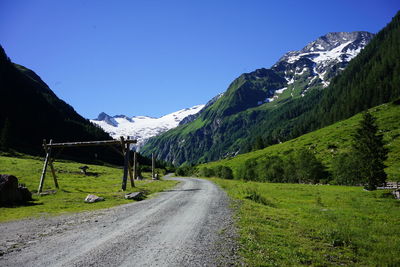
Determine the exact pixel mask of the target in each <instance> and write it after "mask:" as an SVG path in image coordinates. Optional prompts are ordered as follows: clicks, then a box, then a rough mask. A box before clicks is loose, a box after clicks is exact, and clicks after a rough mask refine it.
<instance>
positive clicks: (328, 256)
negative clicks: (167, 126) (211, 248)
mask: <svg viewBox="0 0 400 267" xmlns="http://www.w3.org/2000/svg"><path fill="white" fill-rule="evenodd" d="M211 180H212V181H213V182H215V183H217V184H218V185H220V186H221V187H222V188H223V189H224V190H226V191H227V192H228V194H229V196H230V197H232V198H233V199H238V200H240V202H241V205H240V207H238V210H237V217H238V218H237V219H238V227H239V233H240V243H241V254H242V256H243V257H244V259H245V261H246V264H247V265H249V266H299V265H300V266H301V265H312V266H336V265H350V266H399V265H400V258H399V257H398V254H399V252H400V235H399V234H398V231H397V229H399V228H400V219H399V218H400V201H398V200H395V199H393V197H392V196H391V195H390V193H389V191H386V190H379V191H372V192H367V191H363V189H362V188H360V187H346V186H329V185H304V184H278V183H276V184H273V183H257V182H243V181H237V180H223V179H216V178H215V179H214V178H213V179H211Z"/></svg>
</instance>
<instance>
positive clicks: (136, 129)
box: [90, 105, 205, 150]
mask: <svg viewBox="0 0 400 267" xmlns="http://www.w3.org/2000/svg"><path fill="white" fill-rule="evenodd" d="M204 106H205V105H196V106H193V107H191V108H185V109H181V110H178V111H175V112H172V113H169V114H166V115H163V116H161V117H159V118H154V117H149V116H133V117H128V116H126V115H115V116H110V115H108V114H106V113H105V112H101V113H100V114H99V116H98V117H97V118H96V119H94V120H90V121H91V122H92V123H94V124H96V125H98V126H99V127H101V128H102V129H103V130H105V131H106V132H107V133H109V134H110V135H111V136H112V137H113V138H114V139H116V138H119V137H120V136H125V137H126V136H129V137H132V138H133V139H136V140H137V141H138V142H137V144H136V149H137V150H140V148H141V147H142V146H143V145H144V144H145V143H146V141H147V140H148V139H149V138H151V137H153V136H156V135H158V134H161V133H163V132H165V131H168V130H170V129H172V128H175V127H177V126H178V125H179V123H181V121H182V120H184V119H185V118H187V117H188V116H192V115H195V114H197V113H198V112H200V111H201V110H202V109H203V107H204Z"/></svg>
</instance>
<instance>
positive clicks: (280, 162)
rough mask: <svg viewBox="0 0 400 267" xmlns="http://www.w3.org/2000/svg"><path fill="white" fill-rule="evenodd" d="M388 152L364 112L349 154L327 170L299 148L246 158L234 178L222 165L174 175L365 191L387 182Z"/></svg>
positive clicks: (372, 120)
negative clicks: (325, 185)
mask: <svg viewBox="0 0 400 267" xmlns="http://www.w3.org/2000/svg"><path fill="white" fill-rule="evenodd" d="M387 153H388V150H387V149H386V148H385V147H384V142H383V136H382V134H380V133H379V129H378V127H377V126H376V119H375V118H374V117H373V116H372V115H371V114H370V113H368V112H365V113H364V114H363V118H362V120H361V121H360V124H359V126H358V128H357V129H356V130H355V132H354V134H353V136H352V145H351V148H350V151H349V152H345V153H341V154H339V155H337V156H336V157H335V158H334V160H333V163H332V168H331V170H330V171H328V170H327V168H326V166H325V165H324V164H323V163H322V162H321V161H320V160H319V159H318V158H317V157H316V156H315V154H314V153H313V151H312V150H310V149H301V150H298V151H294V152H292V153H289V154H288V155H287V156H285V157H282V156H281V157H279V156H267V157H265V158H261V159H254V158H250V159H247V160H246V161H244V162H243V164H242V165H241V166H240V167H239V168H238V170H237V173H236V174H235V175H233V171H232V169H231V168H230V167H228V166H223V165H217V166H214V167H207V166H201V167H198V168H196V167H193V166H183V167H180V168H178V169H177V171H176V174H177V175H180V176H188V175H198V176H202V177H220V178H224V179H241V180H245V181H258V182H279V183H308V184H317V183H330V184H338V185H363V186H364V187H365V188H366V189H367V190H375V189H376V188H377V187H378V186H382V185H383V184H384V183H385V181H386V179H387V176H386V173H385V172H384V168H385V167H386V166H385V164H384V161H385V160H386V159H387Z"/></svg>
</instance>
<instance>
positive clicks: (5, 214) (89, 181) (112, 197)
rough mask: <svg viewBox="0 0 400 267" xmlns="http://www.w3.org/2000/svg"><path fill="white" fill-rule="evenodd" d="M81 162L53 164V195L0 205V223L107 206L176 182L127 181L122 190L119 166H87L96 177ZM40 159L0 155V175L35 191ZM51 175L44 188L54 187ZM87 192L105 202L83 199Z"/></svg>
mask: <svg viewBox="0 0 400 267" xmlns="http://www.w3.org/2000/svg"><path fill="white" fill-rule="evenodd" d="M82 165H83V164H81V163H74V162H59V161H56V162H55V163H54V166H55V169H56V174H57V177H58V183H59V185H60V189H59V190H58V191H57V192H56V193H55V194H49V195H45V196H37V195H34V196H33V198H34V199H35V201H33V202H32V203H31V205H29V206H18V207H0V222H4V221H9V220H15V219H22V218H27V217H34V216H48V215H57V214H61V213H65V212H79V211H86V210H95V209H102V208H109V207H112V206H116V205H120V204H126V203H130V202H131V200H126V199H124V195H125V193H126V192H136V191H145V192H147V193H148V194H152V193H155V192H160V191H163V190H165V189H167V188H171V187H173V186H174V185H175V184H176V183H177V182H175V181H152V180H143V181H135V184H136V187H135V188H130V183H129V180H128V186H127V191H126V192H123V191H122V190H121V182H122V169H120V168H115V167H107V166H98V165H87V166H89V169H88V171H89V172H92V173H97V176H85V175H83V174H82V173H81V172H80V169H79V167H80V166H82ZM42 167H43V161H42V159H39V158H27V157H25V158H16V157H4V156H0V174H12V175H15V176H16V177H17V178H18V179H19V183H23V184H25V185H26V187H28V189H29V190H30V191H34V192H36V190H37V188H38V185H39V180H40V174H41V171H42ZM142 174H143V176H144V178H150V174H149V173H142ZM54 189H56V188H55V187H54V182H53V178H52V176H51V173H50V172H49V171H48V173H47V176H46V180H45V184H44V187H43V191H47V190H54ZM88 194H95V195H98V196H101V197H104V198H105V201H102V202H97V203H93V204H86V203H84V202H83V200H84V199H85V197H86V196H87V195H88Z"/></svg>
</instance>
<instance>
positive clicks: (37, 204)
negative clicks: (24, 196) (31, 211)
mask: <svg viewBox="0 0 400 267" xmlns="http://www.w3.org/2000/svg"><path fill="white" fill-rule="evenodd" d="M34 201H37V200H33V201H29V202H26V203H18V204H15V203H14V204H3V205H0V207H1V208H7V209H12V208H19V207H31V206H40V205H43V203H42V202H38V203H36V202H34Z"/></svg>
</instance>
